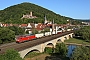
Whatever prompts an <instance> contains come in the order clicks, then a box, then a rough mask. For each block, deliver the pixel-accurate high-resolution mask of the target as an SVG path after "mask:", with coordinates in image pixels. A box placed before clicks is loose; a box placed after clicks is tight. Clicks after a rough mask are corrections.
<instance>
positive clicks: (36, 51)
mask: <svg viewBox="0 0 90 60" xmlns="http://www.w3.org/2000/svg"><path fill="white" fill-rule="evenodd" d="M31 52H35V53H40V51H39V50H37V49H33V50H31V51H29V52H27V53H26V55H28V54H29V53H31ZM26 55H25V56H26ZM25 56H24V57H25Z"/></svg>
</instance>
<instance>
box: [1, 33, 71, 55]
mask: <svg viewBox="0 0 90 60" xmlns="http://www.w3.org/2000/svg"><path fill="white" fill-rule="evenodd" d="M71 32H72V31H70V32H64V33H62V34H57V35H52V36H47V37H44V38H40V39H35V40H32V41H28V42H24V43H15V42H13V43H9V44H3V45H1V46H0V54H3V53H5V51H6V50H7V49H10V48H13V49H15V50H17V51H21V50H24V49H27V48H30V47H33V46H35V45H38V44H41V43H44V42H47V41H50V40H52V39H55V38H58V37H60V36H64V35H66V34H69V33H71Z"/></svg>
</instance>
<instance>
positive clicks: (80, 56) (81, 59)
mask: <svg viewBox="0 0 90 60" xmlns="http://www.w3.org/2000/svg"><path fill="white" fill-rule="evenodd" d="M70 60H90V48H88V47H84V46H78V47H76V48H75V49H74V51H73V53H72V55H71V57H70Z"/></svg>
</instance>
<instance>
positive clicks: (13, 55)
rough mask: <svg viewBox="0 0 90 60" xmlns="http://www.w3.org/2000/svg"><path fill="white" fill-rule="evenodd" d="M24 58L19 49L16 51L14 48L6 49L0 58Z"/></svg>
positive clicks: (19, 59) (11, 59)
mask: <svg viewBox="0 0 90 60" xmlns="http://www.w3.org/2000/svg"><path fill="white" fill-rule="evenodd" d="M1 59H2V60H23V59H22V58H21V57H20V55H19V53H18V51H15V50H14V49H8V50H6V52H5V54H3V55H0V60H1Z"/></svg>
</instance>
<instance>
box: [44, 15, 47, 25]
mask: <svg viewBox="0 0 90 60" xmlns="http://www.w3.org/2000/svg"><path fill="white" fill-rule="evenodd" d="M46 23H47V18H46V15H45V16H44V24H46Z"/></svg>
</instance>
